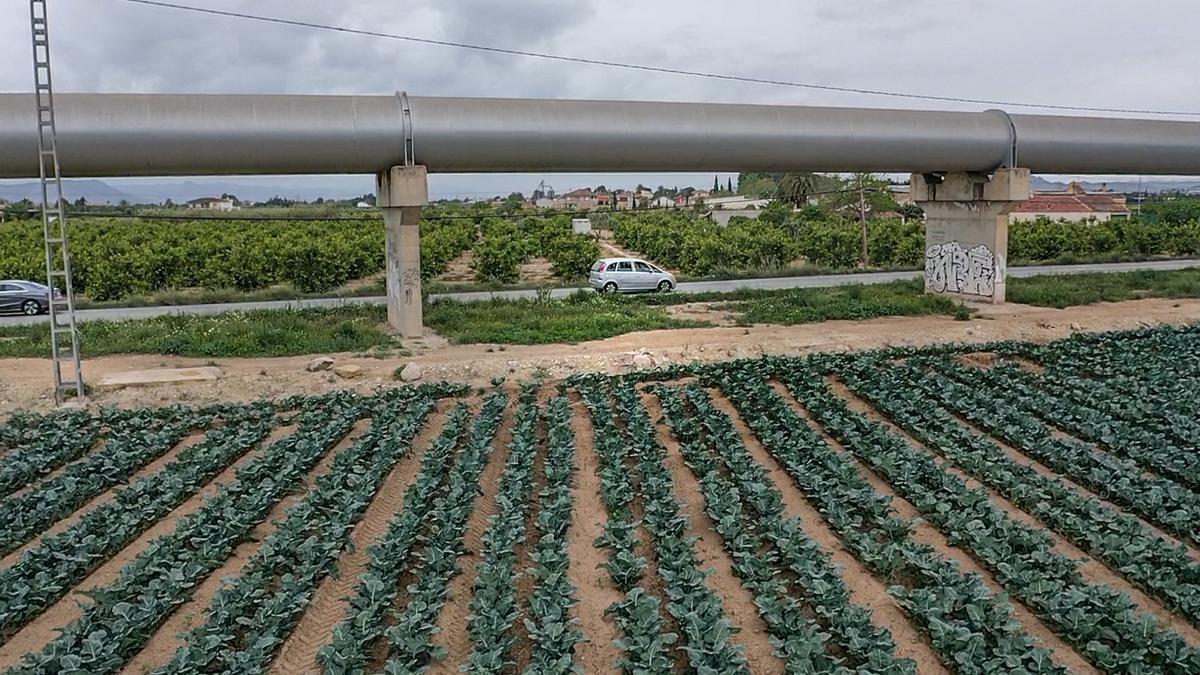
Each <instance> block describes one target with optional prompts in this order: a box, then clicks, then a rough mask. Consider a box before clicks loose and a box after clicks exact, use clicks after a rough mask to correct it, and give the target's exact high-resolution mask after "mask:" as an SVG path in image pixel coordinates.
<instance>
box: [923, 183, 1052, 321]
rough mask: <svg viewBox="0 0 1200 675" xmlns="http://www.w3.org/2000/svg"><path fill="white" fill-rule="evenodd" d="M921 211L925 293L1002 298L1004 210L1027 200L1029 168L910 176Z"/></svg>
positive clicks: (999, 300)
mask: <svg viewBox="0 0 1200 675" xmlns="http://www.w3.org/2000/svg"><path fill="white" fill-rule="evenodd" d="M911 185H912V193H911V194H912V198H913V201H914V202H916V204H917V205H918V206H920V207H921V208H922V209H924V211H925V291H926V292H927V293H940V294H946V295H952V296H956V297H960V298H963V299H968V300H977V301H979V300H982V301H985V302H993V303H997V304H998V303H1002V302H1004V290H1005V273H1006V269H1007V263H1008V214H1009V212H1010V211H1012V210H1013V209H1014V208H1015V207H1016V206H1017V205H1018V204H1019V203H1020V202H1023V201H1025V200H1027V199H1029V170H1028V169H998V170H997V171H996V172H995V173H994V174H993V175H992V176H990V177H989V176H987V175H986V174H975V173H948V174H944V175H933V174H913V177H912V183H911Z"/></svg>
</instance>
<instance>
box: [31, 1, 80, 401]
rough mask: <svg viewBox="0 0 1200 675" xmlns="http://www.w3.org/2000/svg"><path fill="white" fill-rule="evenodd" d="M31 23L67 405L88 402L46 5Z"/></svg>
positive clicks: (60, 389)
mask: <svg viewBox="0 0 1200 675" xmlns="http://www.w3.org/2000/svg"><path fill="white" fill-rule="evenodd" d="M29 20H30V27H31V28H32V31H33V80H34V93H35V95H36V98H37V128H38V157H39V160H40V161H39V162H38V168H39V170H40V173H41V179H42V232H43V239H44V240H45V244H46V285H47V286H49V287H50V289H51V291H50V307H49V310H50V355H51V359H52V361H53V370H54V400H55V402H56V403H57V404H58V405H62V404H63V402H64V401H65V400H66V398H67V394H68V392H70V393H73V394H74V395H75V396H76V398H77V399H78V400H79V401H83V400H84V399H85V397H86V392H85V390H84V386H83V370H82V368H81V367H80V360H79V333H78V332H77V331H76V330H75V293H74V289H73V288H72V285H71V253H70V250H69V248H68V245H67V214H66V204H65V200H64V199H63V191H62V173H61V171H60V169H59V164H58V137H57V133H56V130H55V126H54V88H53V86H51V80H50V33H49V28H48V25H47V21H46V0H30V1H29ZM60 285H61V286H60ZM60 288H61V293H60V292H59V291H60ZM64 319H65V321H64ZM64 365H67V366H68V367H69V370H68V372H67V377H66V378H64V377H63V366H64Z"/></svg>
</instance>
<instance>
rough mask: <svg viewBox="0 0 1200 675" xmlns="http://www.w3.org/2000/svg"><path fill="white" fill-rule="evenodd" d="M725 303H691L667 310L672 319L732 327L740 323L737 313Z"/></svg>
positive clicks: (672, 306)
mask: <svg viewBox="0 0 1200 675" xmlns="http://www.w3.org/2000/svg"><path fill="white" fill-rule="evenodd" d="M728 304H729V303H725V302H689V303H686V304H683V305H670V306H668V307H667V308H666V310H667V314H668V315H669V316H670V317H671V318H672V319H683V320H686V321H707V322H708V323H711V324H712V325H714V326H720V327H725V328H728V327H731V326H736V325H737V322H738V314H737V312H733V311H730V310H729V309H727V308H726V307H727V305H728Z"/></svg>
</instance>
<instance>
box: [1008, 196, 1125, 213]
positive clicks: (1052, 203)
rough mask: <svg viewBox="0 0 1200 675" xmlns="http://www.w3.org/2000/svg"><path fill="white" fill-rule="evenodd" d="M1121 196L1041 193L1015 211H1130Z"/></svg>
mask: <svg viewBox="0 0 1200 675" xmlns="http://www.w3.org/2000/svg"><path fill="white" fill-rule="evenodd" d="M1128 211H1129V208H1128V207H1126V206H1125V202H1124V200H1123V199H1121V198H1120V197H1116V196H1112V195H1098V194H1090V195H1089V194H1041V195H1036V194H1035V195H1033V197H1031V198H1030V199H1029V200H1028V201H1025V202H1022V203H1021V204H1020V206H1018V207H1017V208H1016V209H1015V211H1014V212H1015V213H1128Z"/></svg>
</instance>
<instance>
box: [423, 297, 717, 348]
mask: <svg viewBox="0 0 1200 675" xmlns="http://www.w3.org/2000/svg"><path fill="white" fill-rule="evenodd" d="M425 324H426V325H428V326H429V327H430V328H433V329H434V330H435V331H437V332H438V333H439V334H440V335H442V336H443V337H445V338H446V339H448V340H450V341H451V342H454V343H456V344H468V343H485V344H487V343H496V344H523V345H533V344H553V343H578V342H587V341H589V340H602V339H604V338H609V337H614V336H617V335H623V334H625V333H633V332H636V331H645V330H661V329H668V328H698V327H704V326H708V325H709V324H707V323H703V322H698V321H689V320H682V319H675V318H672V317H671V316H670V315H669V314H668V313H667V312H666V311H664V310H663V309H662V308H660V307H651V306H648V305H646V304H645V303H642V302H639V301H637V300H636V299H633V298H610V297H605V296H601V295H599V294H597V293H591V292H587V291H582V292H579V293H576V294H573V295H572V296H571V297H569V298H565V299H562V300H540V299H528V300H489V301H486V302H457V301H453V300H439V301H434V302H431V303H428V304H427V305H426V306H425Z"/></svg>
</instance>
